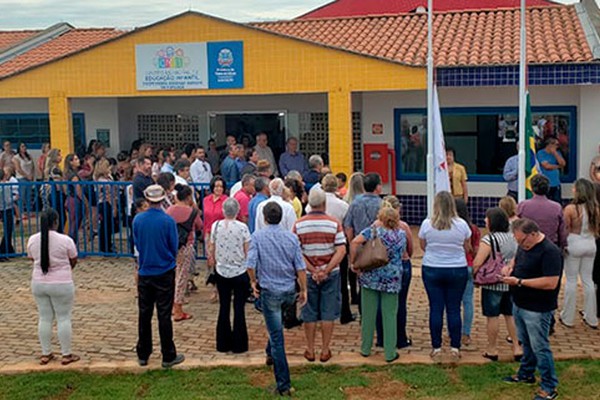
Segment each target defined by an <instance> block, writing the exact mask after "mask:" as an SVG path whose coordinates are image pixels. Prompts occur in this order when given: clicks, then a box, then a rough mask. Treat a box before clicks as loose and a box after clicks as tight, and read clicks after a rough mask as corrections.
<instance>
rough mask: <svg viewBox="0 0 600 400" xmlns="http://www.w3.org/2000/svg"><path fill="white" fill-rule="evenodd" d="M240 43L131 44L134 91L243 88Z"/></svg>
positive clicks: (241, 46) (242, 58) (242, 56)
mask: <svg viewBox="0 0 600 400" xmlns="http://www.w3.org/2000/svg"><path fill="white" fill-rule="evenodd" d="M243 49H244V48H243V42H197V43H162V44H143V45H137V46H136V47H135V64H136V65H135V66H136V79H137V89H138V90H191V89H236V88H243V87H244V53H243Z"/></svg>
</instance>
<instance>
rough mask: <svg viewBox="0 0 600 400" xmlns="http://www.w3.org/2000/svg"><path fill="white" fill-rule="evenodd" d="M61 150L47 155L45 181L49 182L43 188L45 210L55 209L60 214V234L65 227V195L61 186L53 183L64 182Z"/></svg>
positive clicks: (54, 150)
mask: <svg viewBox="0 0 600 400" xmlns="http://www.w3.org/2000/svg"><path fill="white" fill-rule="evenodd" d="M62 160H63V158H62V154H61V152H60V149H50V150H49V151H48V154H47V155H46V165H45V166H44V181H46V182H48V183H47V184H45V185H42V187H41V197H42V204H43V208H44V209H47V208H54V209H55V210H56V211H57V212H58V227H57V228H56V231H57V232H58V233H62V232H63V228H64V225H65V195H64V192H63V188H62V186H61V185H57V184H53V183H52V182H53V181H62V180H63V172H62V170H61V169H60V163H61V162H62Z"/></svg>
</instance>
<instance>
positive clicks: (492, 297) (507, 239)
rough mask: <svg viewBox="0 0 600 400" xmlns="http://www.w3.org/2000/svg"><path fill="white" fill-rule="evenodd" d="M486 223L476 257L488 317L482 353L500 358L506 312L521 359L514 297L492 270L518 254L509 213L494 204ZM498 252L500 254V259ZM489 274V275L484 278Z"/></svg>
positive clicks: (515, 353) (517, 356) (516, 356)
mask: <svg viewBox="0 0 600 400" xmlns="http://www.w3.org/2000/svg"><path fill="white" fill-rule="evenodd" d="M485 226H486V228H487V229H488V231H489V233H488V234H487V235H485V236H484V237H483V238H482V239H481V243H480V245H479V250H478V251H477V255H476V256H475V260H473V271H474V275H475V283H476V284H480V286H481V308H482V311H483V315H484V316H485V317H486V319H487V336H488V343H487V349H486V351H485V353H483V357H485V358H487V359H488V360H492V361H498V346H497V340H498V330H499V328H500V326H499V325H500V321H499V317H500V315H504V320H505V322H506V329H507V330H508V334H509V336H510V337H511V338H513V342H512V347H513V356H514V359H515V361H519V360H520V359H521V356H522V354H523V350H522V349H521V346H520V345H519V341H518V340H516V338H517V329H516V327H515V320H514V319H513V316H512V300H511V297H510V293H509V291H508V285H506V284H504V283H501V282H500V281H499V279H497V276H495V275H497V274H496V273H495V272H494V271H493V270H494V269H496V268H497V266H498V265H504V264H507V263H508V262H509V261H510V260H511V259H512V258H513V257H514V256H515V253H516V252H517V243H516V242H515V238H514V237H513V235H512V233H510V232H509V226H510V223H509V220H508V216H507V215H506V213H505V212H504V210H502V209H501V208H499V207H495V208H490V209H488V210H487V212H486V213H485ZM498 256H500V257H499V259H498ZM498 261H500V263H498ZM485 270H487V271H485ZM486 276H487V277H488V278H485V277H486ZM486 279H487V281H486Z"/></svg>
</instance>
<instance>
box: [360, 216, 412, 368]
mask: <svg viewBox="0 0 600 400" xmlns="http://www.w3.org/2000/svg"><path fill="white" fill-rule="evenodd" d="M377 238H378V239H380V241H381V244H383V246H385V249H386V250H387V258H388V261H387V263H386V264H384V265H381V264H382V263H383V261H384V258H385V257H383V255H381V254H380V251H379V250H381V248H382V246H381V245H380V244H376V240H377ZM406 242H407V240H406V233H405V232H404V230H402V229H401V228H400V215H399V214H398V212H397V211H396V210H394V209H393V208H390V207H384V208H382V209H381V210H380V211H379V214H378V215H377V221H376V222H375V223H374V224H373V226H371V227H369V228H366V229H364V230H363V231H362V232H361V233H360V234H359V235H358V236H356V237H355V238H354V240H352V242H351V243H350V263H351V268H352V270H353V271H354V272H356V273H358V274H360V275H359V278H358V279H359V283H360V286H361V305H362V317H361V318H362V320H361V330H362V345H361V349H360V354H361V355H362V356H363V357H368V356H369V355H370V354H371V348H372V347H373V334H374V332H375V322H376V319H377V305H378V304H379V303H380V302H381V314H382V319H383V348H384V352H385V360H386V361H387V362H393V361H395V360H397V359H398V357H399V355H398V352H397V351H396V342H397V330H396V314H397V313H398V293H399V292H400V290H401V289H402V254H403V253H404V250H405V249H406ZM363 244H364V246H363V248H362V249H360V247H361V246H362V245H363ZM365 250H366V251H367V253H370V254H368V256H366V257H365V253H364V252H365ZM365 259H366V260H365Z"/></svg>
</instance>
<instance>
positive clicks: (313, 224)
mask: <svg viewBox="0 0 600 400" xmlns="http://www.w3.org/2000/svg"><path fill="white" fill-rule="evenodd" d="M292 232H294V233H295V234H296V235H298V239H299V240H300V247H301V248H302V254H303V255H304V257H306V259H307V260H308V262H310V263H311V264H312V265H313V266H314V267H315V268H317V269H318V268H325V267H326V266H327V264H328V263H329V261H330V260H331V257H333V255H334V254H335V250H336V246H342V245H344V244H346V236H345V235H344V230H343V228H342V225H341V224H340V223H339V222H338V221H337V220H336V219H335V218H332V217H330V216H328V215H327V214H325V213H324V212H320V211H312V212H310V213H309V214H308V215H306V216H304V217H302V218H300V219H299V220H298V221H296V224H295V225H294V229H293V231H292ZM337 269H339V266H336V267H335V269H334V270H333V271H336V270H337Z"/></svg>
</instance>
